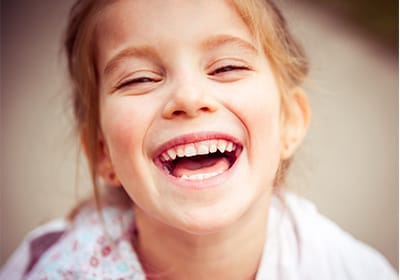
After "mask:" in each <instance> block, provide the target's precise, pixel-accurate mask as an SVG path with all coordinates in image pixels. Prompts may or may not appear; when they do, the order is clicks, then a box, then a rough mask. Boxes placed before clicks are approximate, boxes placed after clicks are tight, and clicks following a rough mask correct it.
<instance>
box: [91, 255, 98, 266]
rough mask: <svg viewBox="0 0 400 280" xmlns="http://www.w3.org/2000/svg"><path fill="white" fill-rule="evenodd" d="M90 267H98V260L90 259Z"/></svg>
mask: <svg viewBox="0 0 400 280" xmlns="http://www.w3.org/2000/svg"><path fill="white" fill-rule="evenodd" d="M90 265H91V266H93V267H97V266H98V265H99V260H98V259H97V258H96V257H91V258H90Z"/></svg>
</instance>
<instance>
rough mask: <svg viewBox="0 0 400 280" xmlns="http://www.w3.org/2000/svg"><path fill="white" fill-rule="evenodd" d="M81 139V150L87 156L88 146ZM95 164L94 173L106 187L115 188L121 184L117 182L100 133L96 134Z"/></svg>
mask: <svg viewBox="0 0 400 280" xmlns="http://www.w3.org/2000/svg"><path fill="white" fill-rule="evenodd" d="M83 138H84V137H82V140H81V142H82V146H83V149H84V151H85V153H86V155H87V156H88V151H89V150H88V145H87V143H86V141H85V140H84V139H83ZM96 149H97V163H96V166H94V168H95V169H96V173H97V174H98V175H99V176H100V177H101V178H102V179H103V180H104V181H105V182H106V185H107V186H115V187H120V186H121V182H120V181H119V179H118V177H117V175H116V173H115V171H114V166H113V164H112V161H111V158H110V153H109V151H108V147H107V145H106V142H105V139H104V136H103V134H102V133H100V132H99V133H98V136H97V147H96Z"/></svg>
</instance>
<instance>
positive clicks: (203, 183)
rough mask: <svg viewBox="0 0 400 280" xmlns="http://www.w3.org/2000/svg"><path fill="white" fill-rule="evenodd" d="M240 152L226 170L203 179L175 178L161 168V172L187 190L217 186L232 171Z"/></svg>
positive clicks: (228, 176)
mask: <svg viewBox="0 0 400 280" xmlns="http://www.w3.org/2000/svg"><path fill="white" fill-rule="evenodd" d="M241 155H242V153H240V154H239V155H238V156H237V158H236V160H235V162H234V163H233V165H232V166H231V167H230V168H229V169H227V170H226V171H224V172H222V173H221V174H219V175H216V176H213V177H210V178H207V179H203V180H186V179H182V178H177V177H175V176H172V175H170V174H167V173H166V172H164V171H162V170H161V173H162V174H163V175H165V176H166V177H167V178H168V179H169V180H171V181H172V182H173V184H174V185H176V186H177V187H180V188H184V189H189V190H203V189H211V188H217V187H218V186H221V185H222V184H223V183H224V182H226V181H227V180H228V179H229V178H230V177H231V176H232V175H233V173H234V169H235V168H236V166H237V164H238V162H239V160H240V158H241Z"/></svg>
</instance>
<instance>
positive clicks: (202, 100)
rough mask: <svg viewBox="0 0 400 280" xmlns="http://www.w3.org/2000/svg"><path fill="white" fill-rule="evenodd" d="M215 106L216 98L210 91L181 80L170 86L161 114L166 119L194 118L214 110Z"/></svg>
mask: <svg viewBox="0 0 400 280" xmlns="http://www.w3.org/2000/svg"><path fill="white" fill-rule="evenodd" d="M217 107H218V103H217V100H215V98H214V97H213V96H212V95H211V93H207V92H206V90H204V88H202V87H201V86H200V85H198V84H194V83H191V82H189V81H182V82H180V83H177V85H176V86H174V87H173V88H172V90H171V95H170V98H169V99H168V101H167V103H166V104H165V106H164V109H163V113H162V114H163V117H164V118H166V119H173V118H177V117H182V118H195V117H197V116H198V115H200V114H202V113H212V112H215V111H216V110H217Z"/></svg>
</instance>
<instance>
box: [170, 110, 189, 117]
mask: <svg viewBox="0 0 400 280" xmlns="http://www.w3.org/2000/svg"><path fill="white" fill-rule="evenodd" d="M185 114H186V113H185V112H184V111H182V110H176V111H174V112H173V113H172V115H174V116H176V117H178V116H183V115H185Z"/></svg>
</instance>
